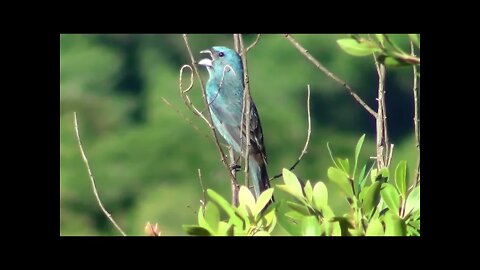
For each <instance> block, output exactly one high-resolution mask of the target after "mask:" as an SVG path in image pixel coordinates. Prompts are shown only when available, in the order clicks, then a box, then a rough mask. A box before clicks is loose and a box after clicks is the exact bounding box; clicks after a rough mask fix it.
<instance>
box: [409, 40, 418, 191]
mask: <svg viewBox="0 0 480 270" xmlns="http://www.w3.org/2000/svg"><path fill="white" fill-rule="evenodd" d="M410 49H411V54H412V56H415V48H414V46H413V42H412V41H411V40H410ZM413 100H414V102H415V116H414V117H413V123H414V125H415V142H416V146H417V149H418V161H417V169H416V171H415V184H414V186H417V185H418V184H419V183H420V119H419V117H418V113H419V103H418V77H417V66H416V65H413Z"/></svg>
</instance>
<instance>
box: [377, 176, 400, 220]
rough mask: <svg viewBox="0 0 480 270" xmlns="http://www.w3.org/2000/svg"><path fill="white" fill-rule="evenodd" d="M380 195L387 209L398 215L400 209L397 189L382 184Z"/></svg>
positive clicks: (387, 184)
mask: <svg viewBox="0 0 480 270" xmlns="http://www.w3.org/2000/svg"><path fill="white" fill-rule="evenodd" d="M380 194H381V195H382V198H383V201H384V202H385V203H386V204H387V206H388V209H390V210H391V211H392V212H394V213H397V214H398V209H399V208H400V194H398V191H397V189H396V188H395V187H394V186H393V185H391V184H389V183H383V184H382V190H380Z"/></svg>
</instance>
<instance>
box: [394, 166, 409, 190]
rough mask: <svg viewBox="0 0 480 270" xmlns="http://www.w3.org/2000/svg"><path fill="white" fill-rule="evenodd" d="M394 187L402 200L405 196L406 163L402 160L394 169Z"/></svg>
mask: <svg viewBox="0 0 480 270" xmlns="http://www.w3.org/2000/svg"><path fill="white" fill-rule="evenodd" d="M395 186H396V187H397V189H398V191H399V192H400V194H401V195H402V196H403V198H406V197H407V196H406V194H407V162H406V161H405V160H402V161H400V162H399V163H398V165H397V168H396V169H395Z"/></svg>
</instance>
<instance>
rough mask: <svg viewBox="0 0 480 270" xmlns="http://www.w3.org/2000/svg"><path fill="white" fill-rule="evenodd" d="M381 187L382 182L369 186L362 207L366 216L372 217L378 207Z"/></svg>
mask: <svg viewBox="0 0 480 270" xmlns="http://www.w3.org/2000/svg"><path fill="white" fill-rule="evenodd" d="M381 185H382V183H381V182H375V183H373V184H372V185H371V186H369V187H368V188H367V190H366V192H365V195H364V197H363V201H362V205H363V209H364V210H365V214H366V215H368V216H370V213H371V212H372V210H373V208H375V207H377V205H378V203H379V202H380V187H381Z"/></svg>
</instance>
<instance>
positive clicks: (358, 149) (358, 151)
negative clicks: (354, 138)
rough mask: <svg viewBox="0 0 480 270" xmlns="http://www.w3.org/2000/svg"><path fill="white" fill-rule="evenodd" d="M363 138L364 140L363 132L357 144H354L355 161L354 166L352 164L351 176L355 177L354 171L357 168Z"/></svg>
mask: <svg viewBox="0 0 480 270" xmlns="http://www.w3.org/2000/svg"><path fill="white" fill-rule="evenodd" d="M364 140H365V134H363V135H362V136H361V137H360V139H359V140H358V142H357V146H355V163H354V166H353V173H352V176H353V177H355V172H356V170H357V163H358V156H359V155H360V151H361V150H362V146H363V141H364ZM359 180H360V179H359Z"/></svg>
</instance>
